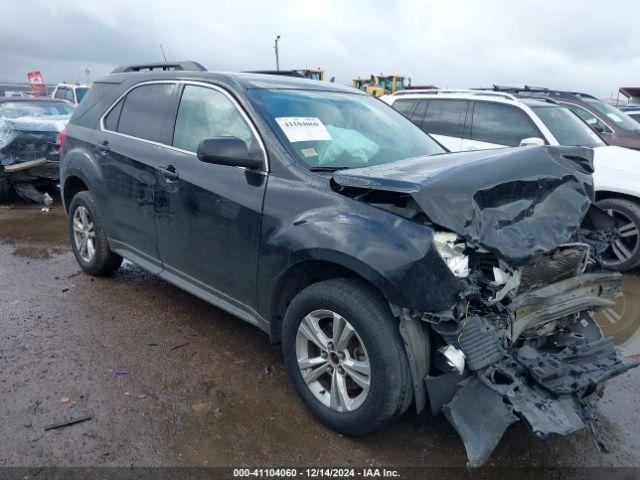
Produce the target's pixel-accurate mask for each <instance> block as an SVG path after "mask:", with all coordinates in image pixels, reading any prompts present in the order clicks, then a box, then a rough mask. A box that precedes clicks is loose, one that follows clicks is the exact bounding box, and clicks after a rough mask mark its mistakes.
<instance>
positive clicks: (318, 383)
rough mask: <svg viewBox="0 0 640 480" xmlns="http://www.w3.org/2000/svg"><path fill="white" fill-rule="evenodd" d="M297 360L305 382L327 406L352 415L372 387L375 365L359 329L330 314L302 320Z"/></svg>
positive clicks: (316, 312) (315, 313) (315, 314)
mask: <svg viewBox="0 0 640 480" xmlns="http://www.w3.org/2000/svg"><path fill="white" fill-rule="evenodd" d="M296 357H297V360H298V368H299V369H300V373H301V374H302V378H303V380H304V382H305V383H306V384H307V387H308V388H309V390H310V391H311V393H312V394H313V396H314V397H315V398H316V399H317V400H318V401H320V402H321V403H322V404H323V405H324V406H326V407H328V408H330V409H331V410H334V411H336V412H351V411H354V410H356V409H357V408H359V407H360V406H362V404H363V403H364V401H365V400H366V399H367V396H368V395H369V390H370V386H371V363H370V361H369V356H368V355H367V350H366V348H365V347H364V344H363V343H362V340H361V339H360V336H359V335H358V333H357V332H356V330H355V328H354V327H353V326H352V325H351V324H350V323H349V322H348V321H347V320H345V319H344V318H343V317H342V316H340V315H339V314H337V313H335V312H332V311H330V310H314V311H313V312H311V313H309V314H308V315H307V316H305V317H304V318H303V319H302V322H300V325H299V327H298V332H297V335H296Z"/></svg>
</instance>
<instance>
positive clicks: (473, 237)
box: [333, 146, 593, 266]
mask: <svg viewBox="0 0 640 480" xmlns="http://www.w3.org/2000/svg"><path fill="white" fill-rule="evenodd" d="M592 172H593V152H592V150H591V149H588V148H581V147H555V146H554V147H551V146H545V147H526V148H513V149H500V150H492V151H486V150H485V151H474V152H461V153H452V154H444V155H438V156H432V157H418V158H412V159H408V160H403V161H399V162H394V163H391V164H387V165H378V166H373V167H366V168H358V169H349V170H342V171H338V172H335V173H334V174H333V181H334V182H335V183H336V184H338V185H341V186H345V187H355V188H363V189H373V190H384V191H393V192H399V193H407V194H410V195H411V196H412V197H413V199H414V200H415V201H416V203H417V204H418V205H419V206H420V208H421V209H422V210H423V211H424V213H425V214H426V215H427V216H428V217H429V219H430V220H431V221H432V222H433V223H435V224H437V225H439V226H441V227H444V228H446V229H448V230H451V231H453V232H456V233H458V234H460V235H462V236H463V237H464V238H465V239H466V240H467V241H469V242H471V243H472V244H474V245H476V246H482V247H484V248H486V249H488V250H490V251H492V252H493V253H495V254H496V255H498V256H499V257H502V258H503V259H504V260H505V261H507V262H508V263H509V264H511V265H513V266H517V265H521V264H524V263H526V262H527V261H529V260H530V259H531V258H533V257H534V256H536V255H537V254H539V253H544V252H549V251H551V250H553V249H555V248H557V247H558V246H559V245H561V244H563V243H566V242H569V241H570V240H571V239H572V237H573V235H574V233H575V232H576V231H577V230H578V229H579V228H580V224H581V222H582V219H583V218H584V216H585V214H586V212H587V210H588V208H589V206H590V205H591V202H592V201H593V181H592V178H591V173H592Z"/></svg>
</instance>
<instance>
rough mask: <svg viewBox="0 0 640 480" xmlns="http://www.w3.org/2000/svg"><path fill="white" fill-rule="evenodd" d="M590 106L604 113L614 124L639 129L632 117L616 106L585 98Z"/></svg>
mask: <svg viewBox="0 0 640 480" xmlns="http://www.w3.org/2000/svg"><path fill="white" fill-rule="evenodd" d="M585 102H588V103H589V104H590V105H591V106H592V107H594V108H595V109H596V110H598V111H599V112H600V113H602V114H604V115H606V117H607V118H608V119H609V120H613V121H614V122H615V125H617V126H618V127H620V128H622V129H623V130H633V131H639V130H640V125H638V123H637V122H636V121H635V120H634V119H632V118H631V117H630V116H629V115H627V114H626V113H624V112H623V111H621V110H618V109H617V108H616V107H614V106H612V105H609V104H608V103H604V102H601V101H600V100H593V99H585Z"/></svg>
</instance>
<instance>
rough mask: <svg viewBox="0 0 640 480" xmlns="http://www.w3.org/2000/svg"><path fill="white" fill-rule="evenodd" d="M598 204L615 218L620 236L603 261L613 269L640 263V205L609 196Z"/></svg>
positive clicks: (611, 243)
mask: <svg viewBox="0 0 640 480" xmlns="http://www.w3.org/2000/svg"><path fill="white" fill-rule="evenodd" d="M597 204H598V206H599V207H600V208H602V209H603V210H604V211H605V212H607V213H608V214H609V215H610V216H611V217H613V218H614V220H615V221H616V223H617V225H618V230H619V232H620V238H616V239H613V240H612V241H611V242H610V245H609V248H608V249H607V251H606V252H605V254H604V258H603V260H602V263H603V265H604V266H605V267H607V268H609V269H611V270H618V271H624V270H629V269H631V268H634V267H636V266H637V265H638V264H640V230H639V229H638V227H639V226H640V205H638V204H637V203H635V202H632V201H630V200H626V199H623V198H607V199H605V200H601V201H599V202H598V203H597Z"/></svg>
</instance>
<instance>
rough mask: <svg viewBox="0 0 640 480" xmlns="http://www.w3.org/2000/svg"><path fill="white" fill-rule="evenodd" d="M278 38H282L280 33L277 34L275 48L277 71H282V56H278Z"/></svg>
mask: <svg viewBox="0 0 640 480" xmlns="http://www.w3.org/2000/svg"><path fill="white" fill-rule="evenodd" d="M278 40H280V35H276V42H275V45H274V46H273V48H274V49H275V51H276V71H278V72H279V71H280V58H279V57H278Z"/></svg>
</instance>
